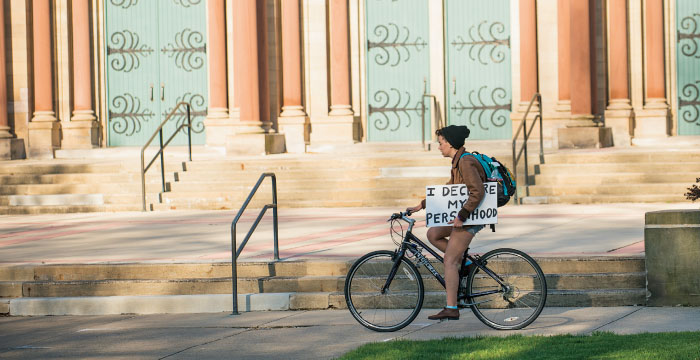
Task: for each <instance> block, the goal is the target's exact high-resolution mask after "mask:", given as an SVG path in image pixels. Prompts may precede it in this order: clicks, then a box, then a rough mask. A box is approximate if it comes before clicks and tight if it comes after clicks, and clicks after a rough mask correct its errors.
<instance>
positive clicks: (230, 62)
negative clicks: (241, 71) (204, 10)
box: [226, 0, 241, 123]
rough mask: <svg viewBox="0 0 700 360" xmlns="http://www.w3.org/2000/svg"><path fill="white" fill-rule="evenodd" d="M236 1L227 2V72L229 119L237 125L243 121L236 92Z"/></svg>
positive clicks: (229, 0)
mask: <svg viewBox="0 0 700 360" xmlns="http://www.w3.org/2000/svg"><path fill="white" fill-rule="evenodd" d="M234 1H235V0H226V71H227V75H228V76H227V79H228V84H227V87H226V89H227V93H228V117H229V118H230V119H231V120H232V123H237V122H238V121H240V120H241V110H240V109H239V107H238V106H239V105H238V100H237V97H236V92H235V91H234V86H235V85H234V84H235V72H234V63H235V61H236V56H235V52H234V48H235V46H234V45H233V38H234V30H233V7H234V4H233V3H234Z"/></svg>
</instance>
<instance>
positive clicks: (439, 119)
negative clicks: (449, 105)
mask: <svg viewBox="0 0 700 360" xmlns="http://www.w3.org/2000/svg"><path fill="white" fill-rule="evenodd" d="M425 98H432V99H433V111H435V114H436V115H437V116H435V119H436V121H435V128H436V129H440V128H442V126H441V125H442V116H440V108H438V106H437V97H436V96H435V95H432V94H423V98H422V99H421V141H422V145H423V150H425ZM431 115H432V112H431Z"/></svg>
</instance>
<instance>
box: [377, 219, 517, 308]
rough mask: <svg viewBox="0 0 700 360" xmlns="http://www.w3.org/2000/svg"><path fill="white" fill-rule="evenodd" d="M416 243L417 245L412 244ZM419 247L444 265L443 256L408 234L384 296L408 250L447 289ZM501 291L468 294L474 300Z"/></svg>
mask: <svg viewBox="0 0 700 360" xmlns="http://www.w3.org/2000/svg"><path fill="white" fill-rule="evenodd" d="M411 242H414V243H415V244H413V243H411ZM418 246H420V247H421V248H423V249H425V250H426V251H427V252H429V253H430V255H433V256H434V257H435V258H436V259H438V261H440V262H441V263H444V261H445V260H444V259H443V258H442V256H440V255H439V254H438V253H437V252H436V251H435V250H433V249H432V248H430V247H429V246H427V245H426V244H425V243H424V242H423V241H421V240H420V239H419V238H417V237H416V236H415V235H413V233H411V232H410V231H407V232H406V236H404V239H403V241H402V242H401V247H400V248H399V252H398V253H397V254H396V258H395V259H394V264H393V266H392V267H391V271H390V272H389V276H388V277H387V279H386V283H384V286H383V287H382V294H384V292H385V291H386V289H388V288H389V285H391V282H392V281H393V280H394V276H396V272H397V271H398V270H399V264H400V263H401V259H402V258H403V257H404V255H405V254H406V250H408V251H410V252H411V253H412V254H413V256H415V258H416V259H417V260H418V262H419V263H420V264H423V266H425V268H426V269H428V271H430V273H431V274H432V275H433V276H434V277H435V279H437V281H439V282H440V285H442V287H443V288H445V287H446V285H445V279H444V278H443V277H442V275H440V273H439V272H438V271H437V270H435V267H433V265H432V264H430V261H429V260H428V258H426V257H425V255H423V254H421V252H420V251H418ZM467 258H468V259H469V260H471V261H472V263H474V265H476V266H477V267H479V268H480V269H481V270H482V271H483V272H484V273H485V274H486V275H488V276H490V277H491V278H493V279H494V280H496V282H498V284H499V285H501V286H505V284H504V283H503V279H501V277H500V276H498V275H497V274H496V273H494V272H493V271H491V269H489V268H487V267H485V266H483V265H481V263H480V261H477V260H476V259H475V258H473V257H472V256H471V255H469V254H467ZM499 292H500V290H490V291H484V292H479V293H475V294H467V297H468V298H473V297H479V296H486V295H491V294H496V293H499Z"/></svg>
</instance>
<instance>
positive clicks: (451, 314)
mask: <svg viewBox="0 0 700 360" xmlns="http://www.w3.org/2000/svg"><path fill="white" fill-rule="evenodd" d="M428 319H430V320H459V309H448V308H443V309H442V310H441V311H440V312H439V313H437V314H435V315H430V316H428Z"/></svg>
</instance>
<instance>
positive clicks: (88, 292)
mask: <svg viewBox="0 0 700 360" xmlns="http://www.w3.org/2000/svg"><path fill="white" fill-rule="evenodd" d="M546 278H547V286H548V288H550V289H552V290H611V289H640V288H644V286H645V280H646V276H645V273H643V272H642V273H614V274H610V273H595V274H549V275H547V276H546ZM380 280H381V279H380V278H379V277H377V278H368V279H366V280H365V281H364V282H365V283H366V284H367V285H368V286H369V285H370V284H374V283H376V282H377V281H380ZM528 280H529V279H528V278H525V277H523V279H522V282H517V281H516V283H517V284H519V285H520V286H521V288H528V287H527V284H528ZM396 281H398V282H399V283H401V282H402V281H405V279H403V280H402V279H401V278H397V279H396ZM423 281H424V285H425V288H426V291H440V290H441V289H442V287H441V285H440V283H438V282H437V280H435V279H434V278H433V277H432V276H429V275H423ZM362 283H363V282H360V285H361V284H362ZM344 284H345V276H344V275H340V276H274V277H259V278H258V277H256V278H246V277H240V278H239V279H238V282H237V287H238V291H239V292H240V293H245V294H255V293H282V292H295V293H306V292H330V293H333V292H340V293H342V292H343V287H344ZM6 287H7V290H5V288H6ZM0 289H3V294H6V295H9V296H6V297H76V296H122V295H129V296H140V295H198V294H227V293H230V292H231V278H230V277H228V278H199V279H174V280H162V279H161V280H134V279H131V280H80V281H78V280H76V281H25V282H8V283H6V284H5V283H0ZM6 291H7V292H6Z"/></svg>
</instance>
